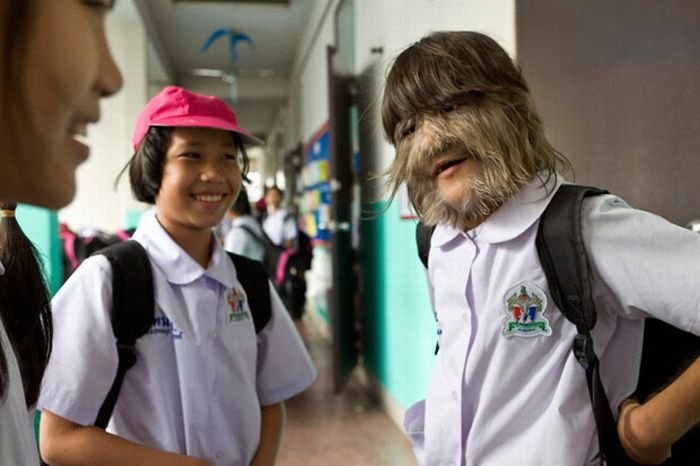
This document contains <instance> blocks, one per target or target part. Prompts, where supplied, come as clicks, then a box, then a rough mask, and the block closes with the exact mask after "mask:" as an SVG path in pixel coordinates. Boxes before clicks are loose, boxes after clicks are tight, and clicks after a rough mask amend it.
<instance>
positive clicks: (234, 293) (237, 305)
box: [226, 288, 250, 324]
mask: <svg viewBox="0 0 700 466" xmlns="http://www.w3.org/2000/svg"><path fill="white" fill-rule="evenodd" d="M226 302H228V306H229V308H230V312H229V313H228V319H226V323H228V324H232V323H234V322H240V321H241V320H246V319H250V316H249V315H248V311H246V310H245V295H244V294H243V293H242V292H241V291H239V290H237V289H236V288H231V289H230V290H228V293H226Z"/></svg>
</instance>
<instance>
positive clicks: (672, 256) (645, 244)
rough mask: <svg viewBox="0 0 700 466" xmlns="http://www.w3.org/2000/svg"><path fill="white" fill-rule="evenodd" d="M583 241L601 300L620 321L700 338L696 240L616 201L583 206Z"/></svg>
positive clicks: (600, 199)
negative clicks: (651, 321)
mask: <svg viewBox="0 0 700 466" xmlns="http://www.w3.org/2000/svg"><path fill="white" fill-rule="evenodd" d="M583 219H584V221H583V222H582V228H583V239H584V243H585V245H586V249H587V252H588V257H589V261H590V265H591V267H592V270H593V272H594V273H593V275H594V277H595V279H594V292H595V293H597V297H596V301H598V298H599V297H602V299H603V301H607V305H608V306H609V307H610V308H612V309H615V311H616V312H617V313H619V314H620V315H621V316H622V317H626V318H633V319H636V318H644V317H647V316H652V317H656V318H658V319H660V320H664V321H666V322H668V323H669V324H671V325H673V326H675V327H678V328H681V329H684V330H686V331H688V332H692V333H694V334H696V335H700V320H699V319H698V315H699V314H698V303H700V287H698V286H697V281H698V277H700V235H699V234H698V233H695V232H692V231H690V230H686V229H684V228H681V227H679V226H677V225H674V224H672V223H670V222H668V221H667V220H665V219H663V218H661V217H659V216H657V215H654V214H652V213H649V212H645V211H642V210H637V209H633V208H631V207H630V206H628V205H627V204H626V203H625V202H624V201H623V200H621V199H620V198H618V197H615V196H610V195H605V196H597V197H594V198H592V199H590V200H588V201H587V202H586V204H584V208H583Z"/></svg>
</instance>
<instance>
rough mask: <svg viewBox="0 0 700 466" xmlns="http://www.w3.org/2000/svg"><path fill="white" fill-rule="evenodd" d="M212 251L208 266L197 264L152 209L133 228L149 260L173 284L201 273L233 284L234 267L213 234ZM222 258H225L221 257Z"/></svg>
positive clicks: (226, 285) (135, 237) (189, 279)
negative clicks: (159, 220)
mask: <svg viewBox="0 0 700 466" xmlns="http://www.w3.org/2000/svg"><path fill="white" fill-rule="evenodd" d="M211 237H212V243H213V248H212V249H213V251H212V258H211V260H210V262H209V266H208V267H207V268H206V269H205V268H203V267H202V266H201V265H199V264H198V263H197V262H196V261H195V260H194V259H192V257H190V255H189V254H187V253H186V252H185V250H184V249H182V248H181V247H180V245H178V244H177V243H176V242H175V241H174V240H173V239H172V237H171V236H170V235H169V234H168V232H167V231H165V229H164V228H163V226H162V225H161V224H160V223H159V222H158V219H157V218H156V215H155V209H151V210H150V211H148V212H145V213H144V214H143V216H142V219H141V221H140V222H139V226H138V228H137V229H136V231H135V232H134V239H136V240H138V242H139V243H141V244H142V245H143V247H144V248H145V249H146V251H148V253H149V255H150V257H151V261H152V262H153V263H154V264H155V265H156V266H157V267H158V268H159V269H160V270H161V271H162V272H163V274H164V275H165V278H166V280H168V282H170V283H172V284H174V285H186V284H188V283H192V282H194V281H195V280H197V279H198V278H199V277H201V276H202V275H206V276H207V277H209V278H211V279H213V280H216V281H217V282H219V283H221V284H222V285H223V286H225V287H226V288H232V287H233V285H234V283H235V279H236V271H235V268H234V267H233V262H232V261H230V260H229V259H228V257H227V254H226V252H225V251H224V250H223V247H222V246H221V244H220V243H219V241H217V240H216V238H215V236H214V235H213V234H212V236H211ZM224 259H225V260H224Z"/></svg>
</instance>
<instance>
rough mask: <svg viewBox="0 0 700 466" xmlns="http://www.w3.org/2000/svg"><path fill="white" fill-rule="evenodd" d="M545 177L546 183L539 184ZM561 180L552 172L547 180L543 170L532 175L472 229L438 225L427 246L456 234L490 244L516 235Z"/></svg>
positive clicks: (541, 208) (538, 212) (536, 216)
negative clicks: (463, 229)
mask: <svg viewBox="0 0 700 466" xmlns="http://www.w3.org/2000/svg"><path fill="white" fill-rule="evenodd" d="M545 180H546V181H547V183H546V185H544V186H543V183H544V181H545ZM563 183H564V180H563V178H562V177H561V176H560V175H557V176H556V177H554V176H552V177H551V178H550V179H549V180H547V178H546V174H540V175H538V176H535V177H534V178H533V179H532V180H530V182H529V183H528V184H526V185H525V186H523V187H522V188H521V189H520V190H519V191H518V192H517V193H516V194H515V195H514V196H513V197H512V198H510V199H509V200H507V201H506V202H505V204H503V205H502V206H501V207H500V208H498V210H496V211H495V212H494V213H492V214H491V215H490V216H489V217H488V218H487V219H486V221H484V222H483V223H482V224H481V225H479V226H478V227H476V228H475V229H473V230H470V231H468V232H466V233H465V232H463V231H462V230H459V229H457V228H455V227H452V226H448V225H443V224H440V225H438V226H437V228H436V229H435V233H433V238H432V240H431V246H437V247H441V246H445V245H447V243H449V242H451V241H453V240H454V239H456V238H457V237H464V236H465V235H466V236H469V237H472V238H477V237H478V238H479V240H480V241H483V242H486V243H492V244H495V243H503V242H506V241H509V240H511V239H513V238H516V237H517V236H519V235H520V234H522V233H523V232H524V231H525V230H527V229H528V228H529V227H530V226H531V225H532V224H534V223H535V222H536V221H537V219H539V218H540V216H541V215H542V213H543V212H544V209H545V208H546V207H547V205H548V204H549V201H550V200H551V199H552V196H553V195H554V193H555V192H556V190H557V189H558V188H559V186H560V185H561V184H563Z"/></svg>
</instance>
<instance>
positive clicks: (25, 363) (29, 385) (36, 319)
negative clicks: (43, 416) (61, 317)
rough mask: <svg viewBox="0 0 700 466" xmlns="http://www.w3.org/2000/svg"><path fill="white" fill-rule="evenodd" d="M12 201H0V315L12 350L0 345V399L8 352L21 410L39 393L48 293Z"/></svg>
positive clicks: (47, 349)
mask: <svg viewBox="0 0 700 466" xmlns="http://www.w3.org/2000/svg"><path fill="white" fill-rule="evenodd" d="M15 207H16V204H9V203H2V204H0V208H1V209H2V216H1V217H0V262H1V263H2V265H3V267H4V268H5V273H4V274H3V275H0V317H2V323H3V325H4V326H5V330H6V331H7V336H8V337H9V340H10V344H11V345H12V348H2V347H0V399H2V398H4V397H5V395H6V393H7V385H8V365H7V354H8V353H9V351H12V350H14V353H15V356H16V357H17V361H18V363H19V369H20V372H21V374H22V384H23V387H24V395H25V398H26V400H27V408H29V407H31V406H33V405H34V404H35V403H36V400H37V398H38V396H39V388H40V386H41V379H42V377H43V375H44V370H45V369H46V365H47V363H48V362H49V355H50V354H51V338H52V335H53V325H52V320H51V308H50V296H49V292H48V290H47V288H46V281H45V280H44V275H43V273H42V270H41V266H40V265H39V261H38V258H39V257H38V253H37V250H36V248H35V247H34V245H33V244H32V243H31V241H29V239H28V238H27V237H26V236H25V234H24V232H22V229H21V228H20V226H19V224H18V223H17V220H16V219H15V217H14V211H15Z"/></svg>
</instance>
